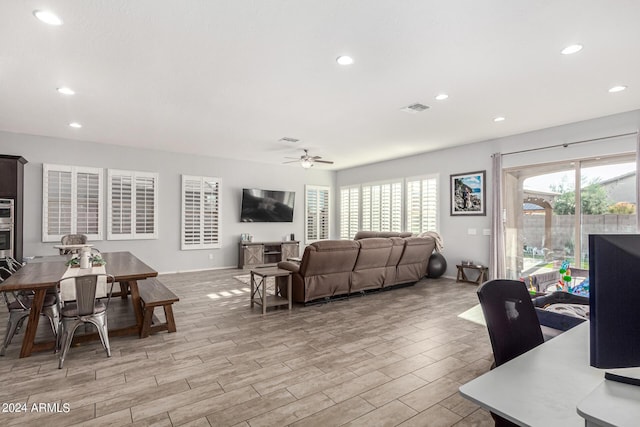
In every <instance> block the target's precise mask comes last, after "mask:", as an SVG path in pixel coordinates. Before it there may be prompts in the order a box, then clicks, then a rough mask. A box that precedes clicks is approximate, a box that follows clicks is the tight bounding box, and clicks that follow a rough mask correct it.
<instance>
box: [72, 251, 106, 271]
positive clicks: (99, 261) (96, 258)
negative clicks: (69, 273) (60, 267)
mask: <svg viewBox="0 0 640 427" xmlns="http://www.w3.org/2000/svg"><path fill="white" fill-rule="evenodd" d="M89 263H90V264H91V266H92V267H100V266H102V265H105V264H106V263H107V262H106V261H105V260H104V258H102V256H101V255H100V254H94V255H91V256H90V257H89ZM65 265H66V266H67V267H71V268H80V258H79V257H74V258H71V259H70V260H68V261H67V262H66V263H65Z"/></svg>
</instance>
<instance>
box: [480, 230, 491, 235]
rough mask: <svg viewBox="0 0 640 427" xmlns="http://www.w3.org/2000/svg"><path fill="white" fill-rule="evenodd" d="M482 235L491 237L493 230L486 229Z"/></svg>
mask: <svg viewBox="0 0 640 427" xmlns="http://www.w3.org/2000/svg"><path fill="white" fill-rule="evenodd" d="M482 235H483V236H491V229H490V228H484V229H483V230H482Z"/></svg>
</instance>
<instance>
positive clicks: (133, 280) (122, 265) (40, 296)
mask: <svg viewBox="0 0 640 427" xmlns="http://www.w3.org/2000/svg"><path fill="white" fill-rule="evenodd" d="M101 255H102V258H103V259H104V261H105V263H106V264H105V269H106V272H107V274H110V275H112V276H113V277H114V281H115V282H118V283H119V284H120V289H121V292H122V294H123V295H122V296H123V298H127V293H126V290H127V289H128V290H129V293H130V297H131V298H130V299H131V304H132V306H133V311H134V313H135V324H131V325H124V326H121V327H118V328H114V329H111V328H110V329H109V336H110V337H111V336H125V335H134V334H138V335H139V334H140V331H141V329H142V323H143V322H142V320H143V315H142V313H143V312H142V303H141V301H140V293H139V290H138V286H139V285H140V286H144V279H147V278H149V277H155V276H157V275H158V272H157V271H156V270H154V269H153V268H151V267H149V266H148V265H147V264H145V263H144V262H143V261H141V260H140V259H139V258H137V257H136V256H135V255H133V254H132V253H130V252H103V253H101ZM69 258H70V255H55V256H43V257H34V258H33V259H30V260H28V262H27V264H26V265H24V266H23V267H22V268H20V269H19V270H18V271H16V272H15V273H14V274H13V275H11V276H10V277H9V278H7V279H6V280H5V281H4V282H2V283H0V292H5V291H14V292H16V291H33V292H34V295H33V302H32V305H31V312H30V313H29V321H28V323H27V327H26V329H25V332H24V337H23V339H22V348H21V350H20V357H28V356H30V355H31V353H32V352H34V351H43V350H51V349H53V348H54V346H55V341H50V342H37V343H36V342H35V338H36V331H37V329H38V322H39V320H40V315H41V313H42V304H43V302H44V299H45V295H46V293H47V290H48V289H51V288H55V287H56V286H58V282H59V281H60V280H61V279H62V277H63V275H64V274H65V272H66V271H67V268H68V267H67V265H66V261H67V260H68V259H69ZM88 274H89V273H88ZM93 339H99V337H98V334H97V333H95V334H87V335H83V336H81V337H76V338H74V340H75V341H89V340H93Z"/></svg>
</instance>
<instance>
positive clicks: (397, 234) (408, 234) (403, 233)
mask: <svg viewBox="0 0 640 427" xmlns="http://www.w3.org/2000/svg"><path fill="white" fill-rule="evenodd" d="M411 236H413V234H412V233H411V232H409V231H400V232H398V231H358V232H357V233H356V235H355V237H354V240H361V239H370V238H372V237H411Z"/></svg>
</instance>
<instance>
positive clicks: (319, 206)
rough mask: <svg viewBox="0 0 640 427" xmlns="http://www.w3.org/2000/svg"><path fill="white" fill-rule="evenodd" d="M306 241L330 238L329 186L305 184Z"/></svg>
mask: <svg viewBox="0 0 640 427" xmlns="http://www.w3.org/2000/svg"><path fill="white" fill-rule="evenodd" d="M305 195H306V200H305V218H306V223H305V242H306V243H311V242H315V241H317V240H326V239H328V238H329V212H330V207H329V187H323V186H315V185H306V186H305Z"/></svg>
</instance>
